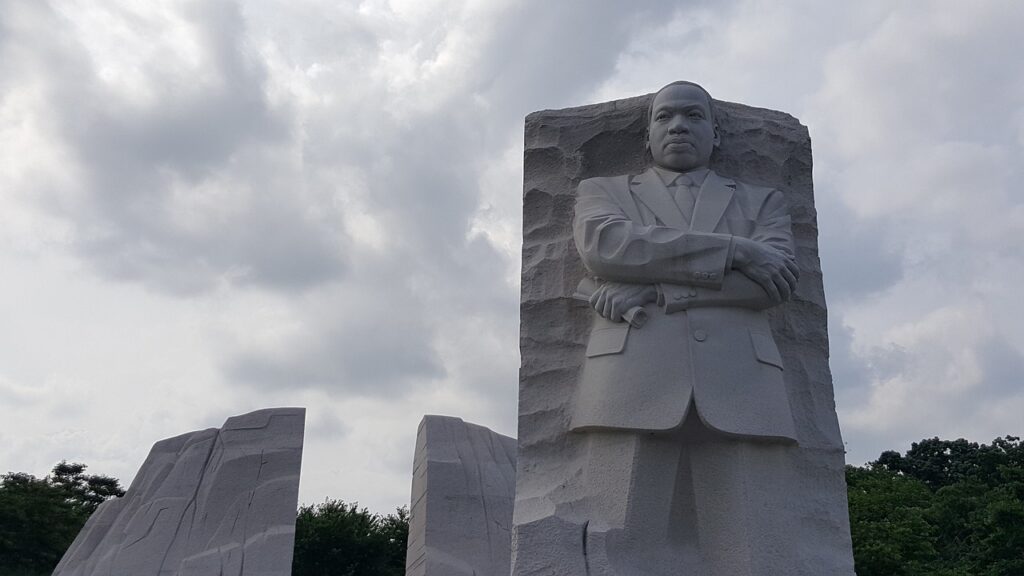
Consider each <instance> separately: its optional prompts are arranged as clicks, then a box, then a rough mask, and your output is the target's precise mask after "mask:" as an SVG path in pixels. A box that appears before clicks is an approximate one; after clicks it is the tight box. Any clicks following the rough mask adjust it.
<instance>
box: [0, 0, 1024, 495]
mask: <svg viewBox="0 0 1024 576" xmlns="http://www.w3.org/2000/svg"><path fill="white" fill-rule="evenodd" d="M1022 27H1024V3H1021V2H1016V1H1013V0H1005V1H998V0H993V1H988V2H962V1H941V0H935V1H932V2H928V3H919V2H910V1H904V2H899V1H892V0H864V1H860V2H840V1H829V2H823V1H819V0H794V1H790V2H785V3H780V2H772V1H770V0H720V1H714V2H711V1H674V2H667V1H659V0H634V1H632V2H613V1H601V0H589V1H585V0H558V1H551V0H363V1H347V0H335V1H324V0H287V1H284V0H278V1H272V0H246V1H244V2H243V1H234V0H203V1H184V0H182V1H173V2H171V1H160V0H148V1H146V2H138V1H132V0H104V1H103V2H96V1H94V0H59V1H58V0H51V1H45V0H0V472H6V471H21V472H28V473H31V474H35V475H37V476H43V475H45V474H46V473H47V472H48V471H49V470H50V468H52V467H53V465H54V464H56V463H57V462H59V461H60V460H62V459H67V460H69V461H77V462H83V463H86V464H87V465H88V466H89V471H90V472H92V473H97V474H108V475H113V476H115V477H117V478H120V479H121V480H122V483H124V484H125V485H127V484H128V483H129V482H130V481H131V479H132V477H133V476H134V474H135V472H136V470H137V469H138V467H139V465H140V464H141V463H142V461H143V460H144V458H145V456H146V454H147V453H148V451H149V448H150V447H151V446H152V444H153V443H154V442H156V441H158V440H160V439H162V438H166V437H170V436H175V435H178V434H181V433H184V432H187V431H190V430H196V429H201V428H207V427H212V426H220V425H221V424H222V423H223V421H224V420H225V419H226V418H227V417H229V416H232V415H236V414H242V413H245V412H248V411H250V410H255V409H259V408H264V407H272V406H305V407H306V408H307V421H306V441H305V452H304V456H303V465H302V480H301V487H300V502H303V503H307V504H309V503H316V502H321V501H323V500H324V499H325V498H328V497H330V498H340V499H343V500H346V501H350V502H351V501H357V502H359V503H360V504H361V505H363V506H367V507H369V508H370V509H371V510H373V511H377V512H389V511H392V510H393V509H394V508H396V507H398V506H401V505H404V504H407V503H408V500H409V492H410V480H411V469H412V457H413V448H414V439H415V435H416V428H417V424H418V422H419V420H420V418H421V417H422V416H423V415H424V414H445V415H453V416H459V417H461V418H463V419H465V420H467V421H469V422H474V423H477V424H481V425H484V426H488V427H490V428H491V429H493V430H495V431H497V432H500V433H503V434H507V435H515V434H516V396H517V390H516V387H517V378H518V376H517V371H518V366H519V355H518V330H519V327H518V321H519V320H518V289H519V285H518V282H519V250H520V243H521V242H520V234H521V224H522V222H521V213H520V211H521V195H522V152H523V119H524V117H525V115H526V114H528V113H530V112H532V111H535V110H541V109H552V108H564V107H571V106H578V105H583V104H589V103H595V102H603V101H607V100H612V99H617V98H625V97H629V96H636V95H640V94H646V93H650V92H653V91H655V90H657V89H658V88H659V87H661V86H662V85H664V84H666V83H668V82H670V81H673V80H677V79H688V80H694V81H697V82H700V83H701V84H703V85H704V86H705V87H706V88H707V89H708V90H709V91H710V92H711V93H712V94H713V95H714V96H715V97H716V98H717V99H720V100H728V101H733V102H742V103H745V104H749V105H752V106H758V107H764V108H772V109H776V110H783V111H786V112H788V113H790V114H793V115H794V116H796V117H797V118H799V119H800V120H801V122H803V123H804V124H805V125H807V126H808V128H809V130H810V134H811V138H812V143H813V153H814V162H815V166H814V179H815V194H816V202H817V208H818V223H819V228H820V239H819V240H820V249H821V259H822V268H823V271H824V275H825V287H826V296H827V299H828V304H829V333H830V339H831V366H832V370H833V375H834V380H835V391H836V401H837V409H838V413H839V418H840V423H841V426H842V430H843V436H844V441H845V442H846V447H847V461H848V462H849V463H852V464H863V463H865V462H867V461H869V460H872V459H874V458H877V456H878V454H879V453H880V452H881V451H883V450H888V449H896V450H906V449H907V448H908V447H909V446H910V443H911V442H913V441H916V440H920V439H922V438H930V437H933V436H938V437H941V438H948V439H952V438H959V437H965V438H968V439H970V440H973V441H978V442H989V441H991V440H992V439H993V438H996V437H998V436H1003V435H1008V434H1010V435H1021V434H1024V386H1022V384H1024V379H1022V374H1024V329H1022V328H1021V327H1022V326H1024V299H1022V298H1021V297H1020V295H1019V294H1020V293H1019V290H1020V287H1021V284H1022V282H1024V252H1022V248H1021V246H1022V242H1021V237H1022V236H1024V194H1022V193H1021V192H1020V185H1021V182H1024V173H1022V172H1024V64H1022V63H1021V59H1020V57H1019V53H1018V49H1017V48H1015V46H1019V36H1020V29H1021V28H1022Z"/></svg>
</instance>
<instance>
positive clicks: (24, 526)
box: [0, 462, 124, 576]
mask: <svg viewBox="0 0 1024 576" xmlns="http://www.w3.org/2000/svg"><path fill="white" fill-rule="evenodd" d="M85 469H86V466H85V465H84V464H68V463H67V462H61V463H59V464H57V465H56V466H54V467H53V471H52V473H51V474H50V475H49V476H47V477H45V478H42V479H40V478H36V477H35V476H32V475H31V474H24V473H21V472H9V473H7V474H4V475H2V476H0V574H17V575H25V576H30V575H34V574H50V573H51V572H52V571H53V569H54V567H56V566H57V562H59V561H60V558H61V556H63V555H64V551H65V550H67V548H68V546H70V545H71V542H72V541H73V540H74V539H75V536H77V535H78V532H79V531H80V530H81V529H82V526H83V525H84V524H85V521H86V520H88V518H89V515H90V514H92V512H93V511H94V510H96V507H97V506H99V505H100V503H101V502H103V501H104V500H106V499H107V498H111V497H114V496H121V495H123V494H124V490H122V489H121V486H120V485H119V484H118V481H117V480H116V479H114V478H111V477H109V476H102V475H95V476H93V475H88V474H85Z"/></svg>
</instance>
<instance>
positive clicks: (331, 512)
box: [0, 436, 1024, 576]
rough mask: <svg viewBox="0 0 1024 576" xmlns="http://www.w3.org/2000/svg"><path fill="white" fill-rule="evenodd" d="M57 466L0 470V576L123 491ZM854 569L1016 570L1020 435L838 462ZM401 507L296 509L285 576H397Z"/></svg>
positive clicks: (49, 549)
mask: <svg viewBox="0 0 1024 576" xmlns="http://www.w3.org/2000/svg"><path fill="white" fill-rule="evenodd" d="M85 469H86V467H85V465H83V464H68V463H66V462H61V463H60V464H58V465H57V466H55V467H54V469H53V472H52V473H51V474H50V475H49V476H47V477H46V478H42V479H37V478H35V477H33V476H31V475H28V474H22V473H8V474H5V475H3V476H0V575H3V576H36V575H44V574H50V573H51V572H52V571H53V568H54V567H55V566H56V564H57V562H58V561H59V560H60V557H61V555H63V553H64V551H65V550H66V549H67V547H68V546H69V545H70V544H71V541H72V540H74V538H75V536H76V535H77V533H78V531H79V530H80V529H81V527H82V525H83V524H84V523H85V520H86V519H87V518H88V517H89V514H91V513H92V511H93V510H95V509H96V506H98V505H99V503H100V502H102V501H103V500H105V499H107V498H110V497H113V496H120V495H122V494H123V493H124V491H123V490H122V489H121V487H120V485H119V484H118V481H117V480H116V479H114V478H110V477H108V476H93V475H88V474H85ZM846 481H847V484H848V486H849V502H850V528H851V532H852V534H853V551H854V560H855V562H856V565H857V575H858V576H1022V575H1024V443H1022V442H1021V440H1020V439H1019V438H1017V437H1013V436H1006V437H1004V438H997V439H995V440H994V441H992V443H991V444H978V443H974V442H968V441H966V440H939V439H938V438H932V439H930V440H922V441H921V442H917V443H914V444H913V445H912V446H911V448H910V450H908V451H907V452H906V453H905V454H900V453H898V452H893V451H888V452H883V453H882V454H881V455H880V456H879V458H878V460H876V461H874V462H871V463H869V464H867V465H865V466H847V468H846ZM408 533H409V514H408V511H407V510H406V509H405V508H400V509H398V510H397V511H396V512H395V513H394V514H387V515H381V514H372V513H370V512H369V511H368V510H367V509H366V508H359V506H358V505H357V504H347V503H345V502H342V501H340V500H328V501H326V502H324V503H323V504H317V505H312V506H302V507H300V508H299V510H298V513H297V516H296V523H295V557H294V562H293V567H292V573H293V574H294V576H321V575H324V574H331V575H335V576H402V575H403V574H404V573H405V548H406V541H407V539H408Z"/></svg>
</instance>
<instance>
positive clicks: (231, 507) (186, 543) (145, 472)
mask: <svg viewBox="0 0 1024 576" xmlns="http://www.w3.org/2000/svg"><path fill="white" fill-rule="evenodd" d="M305 415H306V411H305V409H304V408H273V409H267V410H258V411H256V412H250V413H249V414H245V415H242V416H235V417H233V418H228V420H227V421H226V422H225V423H224V426H223V427H222V428H209V429H207V430H200V431H197V432H190V433H188V434H182V435H181V436H176V437H174V438H168V439H166V440H161V441H160V442H157V443H156V444H154V445H153V448H152V450H151V451H150V453H149V456H148V457H147V458H146V461H145V462H144V463H143V464H142V467H141V468H140V469H139V472H138V473H137V474H136V476H135V479H134V480H133V481H132V484H131V486H130V487H129V488H128V491H127V492H126V493H125V495H124V496H123V497H121V498H115V499H112V500H108V501H106V502H104V503H103V504H101V505H100V507H99V508H98V509H97V510H96V512H95V513H93V515H92V516H91V517H90V518H89V521H88V522H86V524H85V526H84V527H83V528H82V531H81V532H80V533H79V534H78V537H77V538H75V541H74V542H73V543H72V544H71V547H70V548H68V551H67V552H66V553H65V554H64V557H63V558H62V559H61V561H60V564H58V565H57V569H56V570H55V571H54V573H53V574H54V576H163V575H175V576H227V575H229V574H230V575H232V576H256V575H259V576H288V575H289V574H291V570H292V553H293V550H294V547H295V511H296V505H297V504H298V496H299V468H300V464H301V461H302V437H303V428H304V422H305Z"/></svg>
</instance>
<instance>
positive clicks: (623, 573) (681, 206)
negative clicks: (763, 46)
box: [512, 82, 853, 576]
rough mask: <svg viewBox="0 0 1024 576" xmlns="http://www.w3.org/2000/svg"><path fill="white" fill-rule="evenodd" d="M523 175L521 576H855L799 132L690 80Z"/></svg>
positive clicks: (573, 131)
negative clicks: (721, 98)
mask: <svg viewBox="0 0 1024 576" xmlns="http://www.w3.org/2000/svg"><path fill="white" fill-rule="evenodd" d="M524 170H525V177H524V213H523V214H524V217H523V273H522V274H523V276H522V301H521V334H520V349H521V352H522V367H521V370H520V400H519V451H518V464H517V466H518V470H517V486H516V502H515V512H514V521H513V524H514V527H513V551H512V556H513V558H512V563H513V571H512V572H513V574H514V575H515V576H540V575H551V576H555V575H557V576H572V575H580V576H583V575H586V576H599V575H600V576H612V575H615V576H641V575H642V576H670V575H671V576H675V575H683V574H685V575H702V576H704V575H707V576H739V575H744V576H754V575H758V576H779V575H786V576H822V575H826V574H827V575H829V576H853V557H852V550H851V542H850V533H849V520H848V517H847V503H846V486H845V481H844V476H843V473H844V461H843V456H844V452H843V444H842V439H841V436H840V433H839V427H838V422H837V419H836V413H835V406H834V401H833V394H832V383H831V374H830V372H829V368H828V336H827V327H826V308H825V299H824V293H823V289H822V282H821V272H820V266H819V262H818V255H817V228H816V222H815V212H814V199H813V186H812V178H811V152H810V139H809V137H808V135H807V130H806V128H804V127H803V126H801V125H800V124H799V123H798V122H797V121H796V120H795V119H794V118H792V117H791V116H788V115H786V114H783V113H779V112H773V111H769V110H761V109H755V108H750V107H746V106H741V105H737V104H729V103H724V102H715V101H713V100H712V99H711V97H710V95H708V94H707V92H706V91H705V90H704V89H703V88H702V87H700V86H698V85H696V84H692V83H689V82H676V83H672V84H670V85H668V86H666V87H665V88H663V89H662V90H661V91H659V92H658V93H657V94H655V95H649V96H643V97H638V98H632V99H627V100H620V101H616V102H610V103H606V104H600V105H595V106H585V107H581V108H573V109H568V110H559V111H545V112H538V113H535V114H531V115H530V116H529V117H528V118H527V122H526V152H525V167H524ZM798 278H799V281H798Z"/></svg>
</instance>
